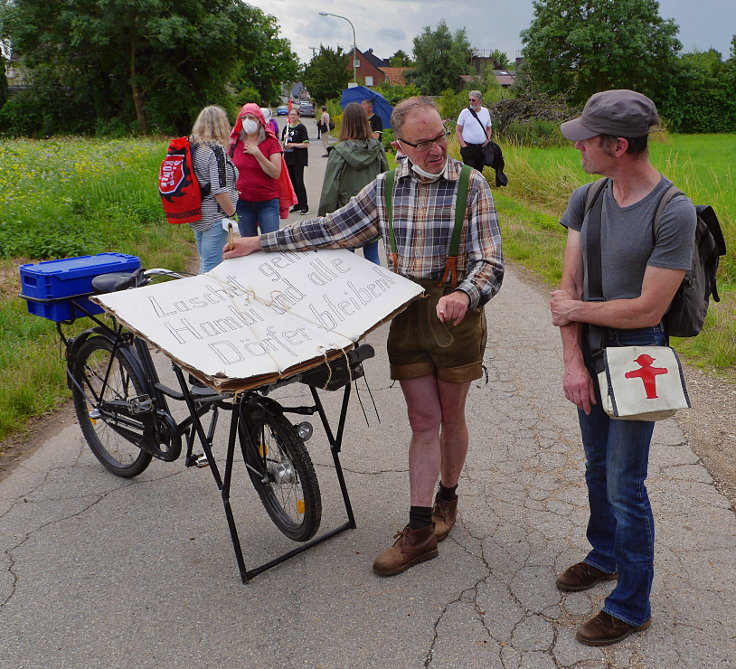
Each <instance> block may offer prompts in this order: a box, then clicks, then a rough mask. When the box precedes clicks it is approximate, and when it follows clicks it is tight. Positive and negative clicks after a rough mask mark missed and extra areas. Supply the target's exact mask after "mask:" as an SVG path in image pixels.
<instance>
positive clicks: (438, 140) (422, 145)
mask: <svg viewBox="0 0 736 669" xmlns="http://www.w3.org/2000/svg"><path fill="white" fill-rule="evenodd" d="M449 136H450V131H449V130H448V129H447V128H445V129H444V130H443V131H442V134H441V135H437V137H435V138H434V139H430V140H428V141H426V142H419V144H414V143H413V142H408V141H406V140H405V139H401V138H399V141H400V142H404V144H408V145H409V146H413V147H414V148H415V149H416V150H417V151H419V153H424V152H425V151H429V150H430V149H431V148H432V145H433V144H444V143H445V142H447V138H448V137H449Z"/></svg>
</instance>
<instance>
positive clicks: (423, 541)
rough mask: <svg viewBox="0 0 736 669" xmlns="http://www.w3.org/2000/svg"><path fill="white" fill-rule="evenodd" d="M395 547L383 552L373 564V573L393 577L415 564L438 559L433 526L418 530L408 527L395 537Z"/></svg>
mask: <svg viewBox="0 0 736 669" xmlns="http://www.w3.org/2000/svg"><path fill="white" fill-rule="evenodd" d="M394 539H396V541H395V542H394V545H393V546H391V548H389V549H388V550H386V551H383V553H381V554H380V555H379V556H378V557H377V558H376V559H375V560H374V562H373V571H375V572H376V574H378V575H379V576H393V575H394V574H400V573H401V572H402V571H406V570H407V569H409V567H413V566H414V565H415V564H419V563H420V562H424V560H431V559H432V558H436V557H437V553H438V551H437V537H435V536H434V528H433V527H432V526H431V525H427V527H420V528H419V529H417V530H411V529H409V526H408V525H407V526H406V527H405V528H404V529H403V530H401V532H397V533H396V534H395V535H394Z"/></svg>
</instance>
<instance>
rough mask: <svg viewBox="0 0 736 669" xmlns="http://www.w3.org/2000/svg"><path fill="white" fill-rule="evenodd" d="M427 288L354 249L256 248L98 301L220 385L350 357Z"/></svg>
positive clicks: (241, 385)
mask: <svg viewBox="0 0 736 669" xmlns="http://www.w3.org/2000/svg"><path fill="white" fill-rule="evenodd" d="M421 293H422V288H421V287H420V286H419V285H418V284H416V283H414V282H413V281H409V280H408V279H405V278H403V277H401V276H398V275H397V274H394V273H393V272H390V271H388V270H387V269H385V268H383V267H380V266H379V265H375V264H373V263H371V262H368V261H366V260H364V259H363V258H361V257H359V256H358V255H357V254H355V253H350V252H349V251H342V250H341V251H332V250H321V251H306V252H299V253H296V252H282V253H254V254H252V255H250V256H246V257H244V258H236V259H233V260H226V261H224V262H223V263H221V264H220V265H218V266H217V267H215V268H214V269H213V270H210V271H209V272H207V273H206V274H201V275H199V276H194V277H191V278H187V279H179V280H176V281H167V282H163V283H158V284H155V285H151V286H145V287H143V288H135V289H131V290H124V291H119V292H116V293H109V294H107V295H100V296H97V297H95V298H93V299H94V301H95V302H97V303H99V304H100V305H101V306H102V307H103V308H104V309H105V310H106V311H107V312H109V313H110V314H112V315H114V316H115V317H116V318H117V319H118V320H120V321H121V322H122V323H123V324H125V326H126V327H128V328H129V329H130V330H132V331H133V332H135V333H136V334H138V335H140V336H141V337H143V338H145V339H146V340H148V341H149V342H151V343H152V344H153V345H155V346H156V347H157V348H159V349H161V350H162V351H163V352H164V353H166V354H167V355H168V356H169V357H170V358H172V359H173V360H174V361H176V362H177V363H178V364H179V365H181V366H182V367H183V368H184V369H187V370H188V371H190V372H192V373H193V374H195V375H196V376H197V377H199V378H201V379H202V380H203V381H204V382H205V383H207V384H208V385H210V386H212V387H213V388H217V389H219V390H244V389H247V388H255V387H258V386H260V385H264V384H266V383H270V382H273V381H275V380H277V379H279V378H282V377H285V376H290V375H292V374H295V373H297V372H299V371H304V370H306V369H309V368H311V367H315V366H316V365H319V364H321V363H323V362H325V361H326V360H332V359H334V358H335V357H337V356H339V355H343V352H344V351H347V350H348V349H349V348H351V347H352V346H353V344H355V343H356V342H357V341H358V340H359V339H360V338H361V337H363V336H364V335H365V334H367V333H368V332H369V331H371V330H372V329H374V328H375V327H377V326H378V325H380V324H381V323H383V322H384V321H386V320H388V319H389V318H391V317H392V316H393V315H394V314H395V313H397V312H398V311H401V310H402V309H403V308H404V307H405V306H406V305H407V304H408V303H409V302H410V301H411V300H412V299H414V298H415V297H417V296H418V295H420V294H421Z"/></svg>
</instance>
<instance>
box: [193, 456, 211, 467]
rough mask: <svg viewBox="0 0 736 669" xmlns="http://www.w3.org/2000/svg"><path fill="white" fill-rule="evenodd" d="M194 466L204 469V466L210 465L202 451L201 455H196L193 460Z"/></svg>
mask: <svg viewBox="0 0 736 669" xmlns="http://www.w3.org/2000/svg"><path fill="white" fill-rule="evenodd" d="M194 466H195V467H198V468H199V469H204V468H205V467H209V466H210V461H209V460H208V459H207V456H206V455H205V454H204V453H203V454H202V455H200V456H198V457H197V459H196V460H195V461H194Z"/></svg>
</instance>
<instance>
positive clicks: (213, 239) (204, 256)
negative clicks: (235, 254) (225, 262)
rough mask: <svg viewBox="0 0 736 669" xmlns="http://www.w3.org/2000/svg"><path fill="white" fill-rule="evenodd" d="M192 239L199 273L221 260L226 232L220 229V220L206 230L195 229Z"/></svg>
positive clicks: (209, 268) (208, 269) (214, 265)
mask: <svg viewBox="0 0 736 669" xmlns="http://www.w3.org/2000/svg"><path fill="white" fill-rule="evenodd" d="M194 241H195V242H196V243H197V253H199V273H200V274H204V273H205V272H209V271H210V270H211V269H212V268H213V267H216V266H217V265H219V264H220V263H221V262H222V249H223V247H224V246H225V244H226V243H227V232H225V230H223V229H222V221H221V220H220V221H217V222H216V223H215V224H214V225H213V226H212V227H211V228H209V229H208V230H195V231H194Z"/></svg>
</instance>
